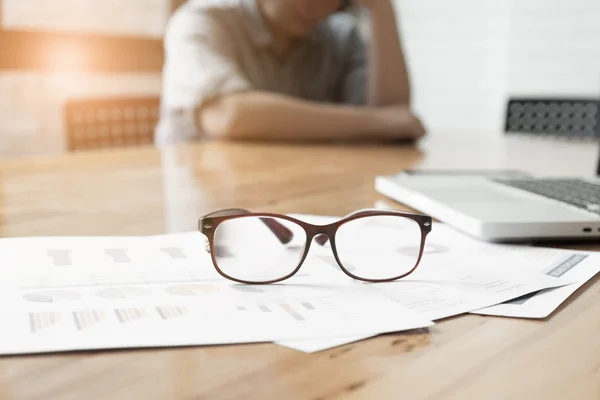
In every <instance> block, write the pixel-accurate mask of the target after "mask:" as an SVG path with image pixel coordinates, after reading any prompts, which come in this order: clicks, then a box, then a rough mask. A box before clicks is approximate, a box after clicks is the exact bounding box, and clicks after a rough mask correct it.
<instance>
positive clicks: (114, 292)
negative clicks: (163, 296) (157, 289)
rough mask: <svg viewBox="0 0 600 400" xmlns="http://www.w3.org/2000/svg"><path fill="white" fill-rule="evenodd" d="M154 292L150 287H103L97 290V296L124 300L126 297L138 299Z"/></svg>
mask: <svg viewBox="0 0 600 400" xmlns="http://www.w3.org/2000/svg"><path fill="white" fill-rule="evenodd" d="M151 293H152V292H151V291H150V290H148V289H142V288H136V287H120V288H108V289H102V290H99V291H97V292H96V296H98V297H102V298H104V299H108V300H124V299H138V298H140V297H145V296H148V295H150V294H151Z"/></svg>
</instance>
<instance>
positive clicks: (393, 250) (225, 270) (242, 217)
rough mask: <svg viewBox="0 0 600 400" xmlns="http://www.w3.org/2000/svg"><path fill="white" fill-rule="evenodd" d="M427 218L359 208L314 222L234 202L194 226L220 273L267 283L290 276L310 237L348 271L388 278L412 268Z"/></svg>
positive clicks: (238, 279) (428, 225) (357, 276)
mask: <svg viewBox="0 0 600 400" xmlns="http://www.w3.org/2000/svg"><path fill="white" fill-rule="evenodd" d="M431 224H432V220H431V217H430V216H427V215H420V214H412V213H405V212H399V211H382V210H359V211H356V212H354V213H351V214H349V215H347V216H345V217H343V218H341V219H340V220H338V221H336V222H334V223H331V224H327V225H315V224H310V223H307V222H304V221H301V220H299V219H296V218H293V217H290V216H287V215H282V214H271V213H252V212H250V211H248V210H243V209H237V208H234V209H226V210H220V211H216V212H213V213H210V214H207V215H205V216H203V217H201V218H200V219H199V220H198V229H199V230H200V232H201V233H202V234H204V235H205V236H206V238H207V247H206V250H207V251H208V252H210V254H211V258H212V262H213V264H214V266H215V268H216V269H217V271H218V272H219V274H221V275H222V276H223V277H225V278H227V279H230V280H233V281H235V282H239V283H246V284H268V283H275V282H280V281H283V280H285V279H288V278H290V277H292V276H293V275H294V274H296V273H297V272H298V270H299V269H300V267H301V266H302V263H303V262H304V260H305V259H306V256H307V254H308V251H309V249H310V245H311V243H312V241H313V239H314V241H316V242H317V244H319V245H320V246H327V245H329V246H330V247H331V250H332V252H333V256H334V258H335V261H336V262H337V264H338V265H339V267H340V269H341V270H342V271H343V272H344V273H346V274H347V275H348V276H350V277H352V278H354V279H357V280H361V281H366V282H390V281H394V280H396V279H400V278H403V277H405V276H407V275H409V274H411V273H412V272H414V271H415V269H416V268H417V266H418V265H419V263H420V261H421V257H422V255H423V249H424V246H425V239H426V237H427V234H428V233H429V232H431Z"/></svg>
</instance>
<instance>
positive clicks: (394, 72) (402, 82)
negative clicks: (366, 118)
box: [356, 0, 411, 106]
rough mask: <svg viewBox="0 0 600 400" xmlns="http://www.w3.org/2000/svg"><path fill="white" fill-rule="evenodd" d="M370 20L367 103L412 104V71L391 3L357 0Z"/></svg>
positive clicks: (374, 104) (380, 0)
mask: <svg viewBox="0 0 600 400" xmlns="http://www.w3.org/2000/svg"><path fill="white" fill-rule="evenodd" d="M356 1H357V3H358V4H360V5H362V6H363V7H364V8H365V9H366V10H367V12H368V14H369V17H370V32H371V33H370V36H371V37H370V40H371V43H370V46H369V49H370V50H369V56H368V58H369V61H368V64H369V74H368V87H367V92H368V94H367V102H368V104H369V105H372V106H380V105H390V104H397V105H398V104H402V105H406V106H409V105H410V100H411V98H410V85H409V78H408V70H407V67H406V62H405V60H404V54H403V51H402V46H401V44H400V37H399V31H398V26H397V24H396V16H395V12H394V7H393V5H392V2H391V0H356Z"/></svg>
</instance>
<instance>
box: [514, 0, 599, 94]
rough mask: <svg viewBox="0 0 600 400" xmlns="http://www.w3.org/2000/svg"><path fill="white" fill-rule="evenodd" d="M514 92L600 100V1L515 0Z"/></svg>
mask: <svg viewBox="0 0 600 400" xmlns="http://www.w3.org/2000/svg"><path fill="white" fill-rule="evenodd" d="M510 20H511V29H510V42H509V43H510V48H509V60H510V65H509V77H508V85H509V86H508V88H509V91H510V93H515V94H519V95H521V94H523V95H531V94H533V95H540V94H543V95H547V96H552V95H555V94H559V95H563V94H564V95H569V94H576V95H587V96H596V97H599V96H600V1H598V0H521V1H518V0H512V5H511V10H510Z"/></svg>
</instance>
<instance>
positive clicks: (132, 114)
mask: <svg viewBox="0 0 600 400" xmlns="http://www.w3.org/2000/svg"><path fill="white" fill-rule="evenodd" d="M159 107H160V98H159V97H122V98H99V99H83V100H82V99H71V100H68V101H67V103H66V105H65V115H64V118H65V129H66V135H67V147H68V150H69V151H80V150H91V149H102V148H114V147H131V146H146V145H152V144H153V143H154V130H155V127H156V124H157V123H158V119H159Z"/></svg>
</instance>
